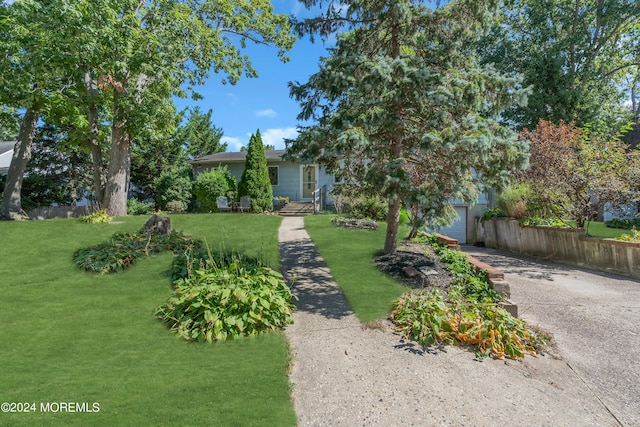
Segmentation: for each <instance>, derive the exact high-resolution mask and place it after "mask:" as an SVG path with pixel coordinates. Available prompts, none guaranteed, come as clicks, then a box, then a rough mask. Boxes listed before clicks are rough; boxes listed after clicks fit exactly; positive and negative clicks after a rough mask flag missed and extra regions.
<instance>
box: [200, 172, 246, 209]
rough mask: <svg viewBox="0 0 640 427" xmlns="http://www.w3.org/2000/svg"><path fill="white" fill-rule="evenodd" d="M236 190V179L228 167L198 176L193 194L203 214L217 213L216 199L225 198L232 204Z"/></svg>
mask: <svg viewBox="0 0 640 427" xmlns="http://www.w3.org/2000/svg"><path fill="white" fill-rule="evenodd" d="M236 190H237V183H236V179H235V178H234V177H233V175H231V172H229V169H228V168H227V167H226V166H220V167H219V168H217V169H212V170H210V171H207V172H202V173H200V174H198V177H197V178H196V182H195V183H194V185H193V193H194V194H195V196H196V202H197V204H198V209H199V210H200V211H201V212H217V211H218V207H217V204H216V198H217V197H220V196H225V197H227V198H228V199H229V201H230V202H231V201H233V200H235V198H236V194H237V193H236Z"/></svg>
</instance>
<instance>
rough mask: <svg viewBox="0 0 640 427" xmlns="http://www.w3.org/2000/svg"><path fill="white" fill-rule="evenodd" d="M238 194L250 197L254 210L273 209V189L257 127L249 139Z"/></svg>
mask: <svg viewBox="0 0 640 427" xmlns="http://www.w3.org/2000/svg"><path fill="white" fill-rule="evenodd" d="M238 196H239V197H242V196H249V197H251V209H252V210H253V211H254V212H264V211H272V210H273V189H272V188H271V182H270V181H269V170H268V169H267V158H266V156H265V154H264V145H263V144H262V137H261V136H260V130H259V129H258V131H257V132H256V134H255V135H251V138H250V139H249V147H247V159H246V161H245V164H244V172H242V178H241V179H240V184H238Z"/></svg>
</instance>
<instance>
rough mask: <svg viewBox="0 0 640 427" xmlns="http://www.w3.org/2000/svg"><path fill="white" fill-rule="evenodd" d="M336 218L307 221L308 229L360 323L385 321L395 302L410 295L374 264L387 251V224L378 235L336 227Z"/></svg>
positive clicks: (309, 218) (329, 217) (383, 225)
mask: <svg viewBox="0 0 640 427" xmlns="http://www.w3.org/2000/svg"><path fill="white" fill-rule="evenodd" d="M332 217H333V216H332V215H317V216H308V217H305V221H304V224H305V228H306V230H307V232H308V233H309V235H310V236H311V238H312V239H313V242H314V244H315V245H316V247H317V248H318V250H319V251H320V254H321V255H322V257H323V258H324V259H325V261H326V262H327V264H328V265H329V268H330V270H331V275H332V276H333V278H334V279H335V281H336V282H337V283H338V284H339V285H340V287H341V288H342V290H343V292H344V294H345V296H346V297H347V301H348V302H349V304H350V305H351V308H353V310H354V312H355V313H356V315H357V316H358V318H359V319H360V321H362V322H367V321H370V320H376V319H380V318H382V317H385V316H386V315H387V314H388V313H389V312H390V311H391V304H392V302H393V300H395V299H396V298H398V297H399V296H400V295H401V294H403V293H404V292H406V291H407V288H406V287H404V286H402V285H401V284H399V283H398V282H397V281H396V280H394V279H393V278H391V277H389V276H387V275H386V274H384V273H382V272H381V271H380V270H378V268H377V267H376V266H375V264H374V261H373V258H374V257H375V255H376V253H378V252H380V251H381V250H382V248H383V247H384V240H385V233H386V226H385V224H381V226H380V228H379V229H378V230H376V231H369V230H351V229H344V228H338V227H335V226H334V225H333V224H331V218H332ZM399 237H400V238H402V237H404V235H402V233H400V236H399Z"/></svg>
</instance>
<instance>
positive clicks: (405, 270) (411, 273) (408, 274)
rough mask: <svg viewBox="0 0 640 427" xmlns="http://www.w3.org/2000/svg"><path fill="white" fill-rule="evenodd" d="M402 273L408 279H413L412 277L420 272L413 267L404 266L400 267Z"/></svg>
mask: <svg viewBox="0 0 640 427" xmlns="http://www.w3.org/2000/svg"><path fill="white" fill-rule="evenodd" d="M402 274H404V275H405V277H408V278H409V279H413V278H414V277H416V276H417V275H418V274H420V273H419V272H418V270H416V269H415V268H413V267H404V268H403V269H402Z"/></svg>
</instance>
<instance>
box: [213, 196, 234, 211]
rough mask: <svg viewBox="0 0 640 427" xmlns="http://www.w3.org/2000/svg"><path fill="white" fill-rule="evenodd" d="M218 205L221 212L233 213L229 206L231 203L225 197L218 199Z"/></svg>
mask: <svg viewBox="0 0 640 427" xmlns="http://www.w3.org/2000/svg"><path fill="white" fill-rule="evenodd" d="M216 205H217V207H218V210H219V211H220V212H231V207H230V206H229V201H228V200H227V198H226V197H225V196H218V197H216Z"/></svg>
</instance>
